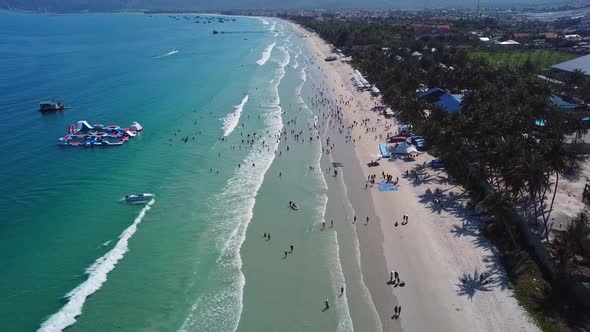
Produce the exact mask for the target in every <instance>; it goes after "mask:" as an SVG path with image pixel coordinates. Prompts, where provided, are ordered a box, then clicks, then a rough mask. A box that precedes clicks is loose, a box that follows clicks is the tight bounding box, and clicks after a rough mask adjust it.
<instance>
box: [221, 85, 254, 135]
mask: <svg viewBox="0 0 590 332" xmlns="http://www.w3.org/2000/svg"><path fill="white" fill-rule="evenodd" d="M247 102H248V95H246V96H245V97H244V99H242V102H241V103H240V104H239V105H236V106H234V108H235V109H236V110H235V111H234V112H232V113H230V114H228V115H227V116H226V117H225V118H223V136H225V137H227V136H228V135H229V134H231V133H232V132H233V131H234V129H236V127H237V126H238V123H239V122H240V115H242V111H243V110H244V105H246V103H247Z"/></svg>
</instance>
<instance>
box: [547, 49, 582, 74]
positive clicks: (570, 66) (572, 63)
mask: <svg viewBox="0 0 590 332" xmlns="http://www.w3.org/2000/svg"><path fill="white" fill-rule="evenodd" d="M552 68H554V69H559V70H563V71H569V72H573V71H575V70H576V69H579V70H581V71H582V72H584V74H586V75H590V54H589V55H584V56H582V57H579V58H575V59H573V60H569V61H566V62H562V63H558V64H556V65H554V66H553V67H552Z"/></svg>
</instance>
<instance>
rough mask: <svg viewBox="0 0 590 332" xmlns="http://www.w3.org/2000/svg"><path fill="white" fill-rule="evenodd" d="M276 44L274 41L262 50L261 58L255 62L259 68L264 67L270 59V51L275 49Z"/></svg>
mask: <svg viewBox="0 0 590 332" xmlns="http://www.w3.org/2000/svg"><path fill="white" fill-rule="evenodd" d="M276 44H277V41H276V40H275V41H274V42H273V43H272V44H270V45H268V46H267V47H266V49H264V52H262V57H261V58H260V59H259V60H258V61H256V63H257V64H259V65H261V66H262V65H264V64H265V63H266V62H267V61H268V59H270V55H271V53H272V49H273V48H274V47H275V45H276Z"/></svg>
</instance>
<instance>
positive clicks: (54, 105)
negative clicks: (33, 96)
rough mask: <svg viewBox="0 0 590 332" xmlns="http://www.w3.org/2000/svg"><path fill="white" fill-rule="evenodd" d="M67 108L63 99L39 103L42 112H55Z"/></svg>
mask: <svg viewBox="0 0 590 332" xmlns="http://www.w3.org/2000/svg"><path fill="white" fill-rule="evenodd" d="M66 108H68V107H66V106H65V105H64V103H62V102H61V101H54V100H50V101H42V102H40V103H39V111H41V112H55V111H61V110H64V109H66Z"/></svg>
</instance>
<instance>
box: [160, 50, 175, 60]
mask: <svg viewBox="0 0 590 332" xmlns="http://www.w3.org/2000/svg"><path fill="white" fill-rule="evenodd" d="M176 53H178V51H176V50H174V51H170V52H168V53H166V54H162V55H156V56H155V57H154V59H160V58H165V57H168V56H171V55H174V54H176Z"/></svg>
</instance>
